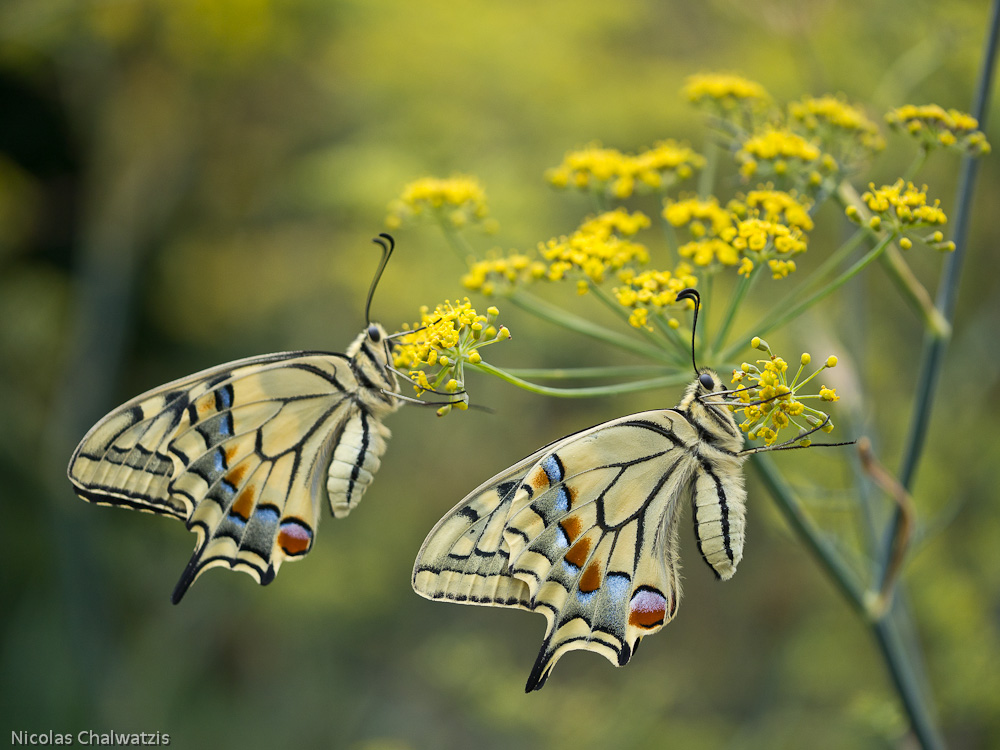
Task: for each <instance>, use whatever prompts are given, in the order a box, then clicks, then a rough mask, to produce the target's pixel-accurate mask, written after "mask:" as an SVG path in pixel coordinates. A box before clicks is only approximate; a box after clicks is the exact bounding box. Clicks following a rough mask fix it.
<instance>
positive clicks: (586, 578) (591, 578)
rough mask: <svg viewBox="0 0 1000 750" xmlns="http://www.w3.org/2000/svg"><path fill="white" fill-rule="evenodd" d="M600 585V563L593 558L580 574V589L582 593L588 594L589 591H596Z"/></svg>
mask: <svg viewBox="0 0 1000 750" xmlns="http://www.w3.org/2000/svg"><path fill="white" fill-rule="evenodd" d="M600 587H601V570H600V564H599V563H598V562H597V561H596V560H595V561H594V562H592V563H591V564H590V565H588V566H587V569H586V570H585V571H583V575H582V576H580V591H582V592H583V593H584V594H589V593H590V592H591V591H597V589H599V588H600Z"/></svg>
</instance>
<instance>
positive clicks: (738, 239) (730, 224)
mask: <svg viewBox="0 0 1000 750" xmlns="http://www.w3.org/2000/svg"><path fill="white" fill-rule="evenodd" d="M809 207H810V204H809V203H808V202H803V201H802V200H800V199H799V198H798V196H797V195H796V194H795V193H790V192H785V191H782V190H773V189H771V188H769V187H768V188H762V189H760V190H751V191H750V192H749V193H748V194H747V195H746V197H745V198H744V199H743V200H732V201H730V202H729V203H728V204H727V205H726V207H725V208H723V207H722V206H720V205H719V202H718V200H717V199H715V198H714V197H711V198H708V199H707V200H700V199H697V198H690V199H687V200H682V201H668V202H667V204H666V205H665V207H664V209H663V217H664V218H665V219H666V220H667V221H668V222H669V223H670V224H671V225H673V226H675V227H682V226H686V227H687V228H688V231H689V232H690V233H691V236H692V238H693V239H692V240H691V241H690V242H687V243H685V244H683V245H681V246H680V248H679V249H678V252H679V253H680V255H681V257H682V258H686V259H688V260H690V261H691V262H692V263H694V264H695V265H696V266H702V267H705V266H711V265H713V264H715V263H718V264H720V265H724V266H735V265H737V264H739V266H740V267H739V271H738V272H739V273H740V274H742V275H749V274H750V272H751V271H752V270H753V268H754V258H756V259H757V260H758V261H765V260H766V261H768V264H769V267H770V269H771V275H772V276H773V277H774V278H776V279H779V278H784V277H786V276H788V274H789V273H791V272H792V271H794V270H795V262H794V261H792V260H789V258H790V257H791V256H793V255H798V254H799V253H803V252H805V251H806V247H807V238H806V232H808V231H810V230H812V228H813V221H812V218H811V217H810V216H809Z"/></svg>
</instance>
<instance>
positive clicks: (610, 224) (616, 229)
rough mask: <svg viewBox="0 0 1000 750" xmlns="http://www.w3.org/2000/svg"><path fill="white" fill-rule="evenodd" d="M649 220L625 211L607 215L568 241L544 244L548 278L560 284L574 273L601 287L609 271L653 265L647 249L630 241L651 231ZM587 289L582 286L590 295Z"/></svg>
mask: <svg viewBox="0 0 1000 750" xmlns="http://www.w3.org/2000/svg"><path fill="white" fill-rule="evenodd" d="M649 224H650V222H649V217H648V216H646V215H645V214H643V213H642V212H641V211H636V212H635V213H631V214H630V213H629V212H628V211H626V210H625V209H623V208H618V209H616V210H614V211H605V212H604V213H603V214H600V215H598V216H595V217H593V218H590V219H587V220H586V221H584V222H583V224H581V225H580V226H579V228H577V230H576V231H575V232H573V234H571V235H569V236H568V237H565V236H563V237H558V238H553V239H550V240H548V241H547V242H544V243H541V244H540V245H539V246H538V252H539V253H540V254H541V256H542V257H543V258H544V259H545V260H546V261H547V262H548V268H547V270H546V273H545V278H547V279H549V280H550V281H560V280H562V279H565V278H567V275H568V274H569V273H570V272H576V273H577V274H578V278H580V277H579V274H582V277H583V278H582V279H581V280H582V281H584V282H587V283H595V284H599V283H601V282H602V281H604V278H605V275H606V274H607V272H608V271H618V270H620V269H622V268H624V267H626V266H629V267H635V266H637V265H644V264H645V263H648V262H649V251H648V250H647V249H646V246H645V245H643V244H641V243H638V242H633V241H632V240H631V239H629V238H630V237H631V236H633V235H634V234H636V233H637V232H638V231H639V230H640V229H643V228H645V227H648V226H649ZM586 289H587V286H586V285H584V286H581V291H586Z"/></svg>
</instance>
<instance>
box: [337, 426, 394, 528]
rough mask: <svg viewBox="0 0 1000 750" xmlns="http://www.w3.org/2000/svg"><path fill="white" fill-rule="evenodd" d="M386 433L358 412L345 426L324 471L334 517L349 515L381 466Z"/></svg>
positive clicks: (386, 440) (387, 433) (382, 428)
mask: <svg viewBox="0 0 1000 750" xmlns="http://www.w3.org/2000/svg"><path fill="white" fill-rule="evenodd" d="M389 436H390V432H389V430H388V429H387V428H386V427H385V426H384V425H383V424H382V423H381V422H379V421H378V420H376V419H372V418H371V417H370V416H369V415H368V413H367V412H366V411H365V410H364V409H359V410H358V412H357V413H356V414H355V415H354V416H352V417H351V418H350V419H349V420H348V421H347V423H346V424H345V425H344V429H343V432H341V434H340V438H339V440H338V441H337V444H336V448H335V449H334V451H333V458H332V459H331V461H330V469H329V471H328V472H327V480H326V491H327V493H328V495H329V498H330V510H331V512H332V513H333V515H334V517H335V518H343V517H344V516H346V515H347V514H348V513H350V512H351V511H352V510H353V509H354V506H356V505H357V504H358V503H359V502H360V501H361V498H362V497H363V496H364V494H365V491H366V490H367V489H368V485H370V484H371V483H372V479H373V478H374V476H375V472H377V471H378V470H379V467H380V466H381V465H382V456H383V455H384V454H385V449H386V445H387V443H388V440H389Z"/></svg>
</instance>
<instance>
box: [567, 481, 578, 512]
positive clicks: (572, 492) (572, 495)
mask: <svg viewBox="0 0 1000 750" xmlns="http://www.w3.org/2000/svg"><path fill="white" fill-rule="evenodd" d="M565 489H566V494H567V495H569V507H570V509H572V508H573V506H574V505H576V496H577V491H576V487H574V486H572V485H566V486H565Z"/></svg>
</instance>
